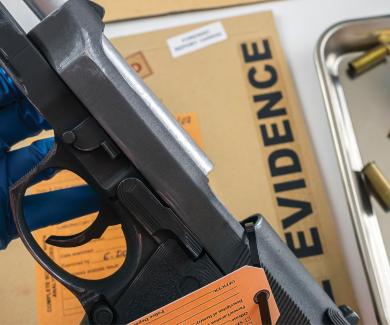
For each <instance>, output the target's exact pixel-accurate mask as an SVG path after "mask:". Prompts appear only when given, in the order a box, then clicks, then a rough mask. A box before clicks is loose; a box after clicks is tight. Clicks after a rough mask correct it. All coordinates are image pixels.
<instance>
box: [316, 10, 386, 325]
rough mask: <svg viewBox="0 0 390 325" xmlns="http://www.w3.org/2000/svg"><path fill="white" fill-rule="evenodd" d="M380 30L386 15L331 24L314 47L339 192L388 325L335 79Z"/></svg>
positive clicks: (378, 257)
mask: <svg viewBox="0 0 390 325" xmlns="http://www.w3.org/2000/svg"><path fill="white" fill-rule="evenodd" d="M384 25H386V27H387V28H390V15H385V16H377V17H370V18H360V19H353V20H346V21H343V22H339V23H337V24H334V25H332V26H331V27H329V28H328V29H327V30H326V31H325V32H324V33H323V34H322V36H321V37H320V39H319V41H318V43H317V47H316V53H315V64H316V68H317V74H318V75H319V79H320V84H321V90H322V93H323V97H324V101H325V107H326V111H327V116H328V121H329V126H330V129H331V134H332V138H333V143H334V146H335V149H336V156H337V159H338V164H339V169H340V172H341V176H342V181H343V187H344V192H345V195H346V199H347V203H348V208H349V211H350V214H351V218H352V224H353V228H354V233H355V236H356V240H357V243H358V247H359V251H360V257H361V259H362V262H363V266H364V269H365V273H366V277H367V280H368V284H369V287H370V291H371V295H372V299H373V302H374V306H375V311H376V316H377V318H378V321H379V322H380V323H381V324H390V261H389V258H388V255H387V253H386V249H385V245H384V242H383V239H382V233H381V231H380V227H379V223H378V219H377V217H376V215H375V214H374V212H373V210H372V207H371V204H370V203H369V200H368V196H367V194H363V193H365V184H364V181H363V179H362V175H361V173H360V170H361V168H359V167H362V165H363V162H362V158H361V156H360V152H359V150H358V144H357V140H356V137H355V135H354V131H353V128H352V124H351V121H350V120H349V121H348V119H349V114H348V106H347V103H346V100H345V97H343V89H342V86H341V84H340V80H339V78H338V68H339V64H340V61H341V57H342V56H343V55H345V54H348V53H352V52H359V51H364V50H366V49H368V48H369V47H371V46H372V45H374V44H375V42H376V40H375V39H374V38H373V37H372V36H370V33H368V31H367V29H371V30H375V29H378V28H380V26H384ZM364 30H365V31H366V32H365V33H364ZM341 42H342V43H341ZM341 44H342V46H341ZM347 144H348V145H349V146H350V145H351V144H352V146H353V148H352V150H354V151H355V152H354V153H353V154H354V159H355V161H354V162H351V160H350V156H349V154H350V150H348V148H347V147H346V146H347ZM353 164H356V165H355V166H353Z"/></svg>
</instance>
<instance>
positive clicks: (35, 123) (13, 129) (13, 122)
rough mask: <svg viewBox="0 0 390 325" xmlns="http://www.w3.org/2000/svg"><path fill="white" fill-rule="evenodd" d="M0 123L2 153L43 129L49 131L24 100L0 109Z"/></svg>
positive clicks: (42, 119)
mask: <svg viewBox="0 0 390 325" xmlns="http://www.w3.org/2000/svg"><path fill="white" fill-rule="evenodd" d="M0 121H1V123H0V139H1V142H2V144H1V145H0V149H3V151H4V150H7V149H8V148H10V147H11V146H12V145H14V144H15V143H18V142H19V141H21V140H23V139H26V138H28V137H31V136H34V135H36V134H38V133H39V132H40V131H42V130H43V129H45V130H48V129H50V126H49V124H48V123H47V122H46V121H45V120H44V118H43V117H42V115H40V114H39V113H38V111H37V110H36V109H35V108H34V107H33V106H32V105H31V104H30V103H29V102H28V100H27V99H25V98H24V99H20V100H19V101H18V102H15V103H12V104H10V105H7V106H6V107H4V108H2V109H0Z"/></svg>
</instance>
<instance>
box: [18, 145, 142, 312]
mask: <svg viewBox="0 0 390 325" xmlns="http://www.w3.org/2000/svg"><path fill="white" fill-rule="evenodd" d="M65 150H66V149H65V148H63V147H62V144H58V143H56V144H55V145H54V146H53V148H52V149H51V150H50V151H49V153H48V155H47V156H46V157H45V158H44V159H43V160H42V161H41V163H40V164H39V165H37V166H36V167H35V168H34V169H32V170H31V171H30V172H29V173H28V174H26V175H25V176H24V177H22V178H21V179H20V180H19V181H18V182H16V183H15V184H14V185H13V186H12V187H11V188H10V204H11V209H12V214H13V218H14V222H15V225H16V229H17V231H18V233H19V236H20V238H21V240H22V242H23V243H24V245H25V246H26V248H27V250H28V251H29V252H30V254H31V255H32V256H33V257H34V259H35V260H36V261H37V262H38V263H39V264H40V265H41V266H42V267H43V268H44V269H45V270H46V271H47V272H48V273H49V274H50V275H51V276H53V277H54V278H55V279H56V280H58V281H59V282H60V283H61V284H63V285H64V286H65V287H66V288H67V289H69V290H70V291H71V292H72V293H73V294H74V295H75V296H76V297H77V298H78V299H79V301H80V302H81V303H82V305H83V307H84V309H85V311H86V313H87V314H88V315H89V314H90V312H91V308H92V307H93V305H95V304H96V303H97V302H99V301H100V300H101V299H103V297H104V300H105V301H107V302H108V303H111V304H112V305H114V302H113V301H112V300H114V299H115V297H116V295H118V294H119V293H120V292H121V291H122V290H123V289H124V288H125V287H126V286H127V285H128V283H129V282H130V281H131V280H132V279H133V277H134V275H135V272H136V270H137V266H138V265H139V263H140V259H141V247H142V243H141V236H140V235H138V232H137V230H136V228H135V226H134V224H133V223H132V222H131V218H129V217H128V216H125V217H121V215H120V214H119V213H116V212H115V211H113V212H114V213H115V215H117V216H118V220H119V222H118V223H121V225H122V230H123V233H124V237H125V238H126V246H127V254H126V258H125V261H124V263H123V265H122V267H121V268H120V269H119V270H118V271H117V272H116V273H114V274H113V275H111V276H109V277H107V278H105V279H101V280H86V279H81V278H78V277H76V276H74V275H72V274H70V273H69V272H67V271H65V270H63V269H62V268H61V267H60V266H58V265H57V264H56V263H55V262H54V261H53V260H52V259H51V258H50V257H49V256H48V255H47V254H46V252H45V251H44V250H43V249H42V248H41V247H40V246H39V244H38V243H37V241H36V240H35V239H34V237H33V236H32V234H31V231H30V229H29V227H28V225H27V222H26V219H25V216H24V212H23V198H24V196H25V192H26V190H27V188H28V186H29V185H30V184H31V183H32V181H33V180H34V178H35V177H36V176H37V175H38V174H39V173H40V172H41V171H43V170H45V169H47V168H59V169H67V170H70V171H73V172H75V173H76V174H78V175H79V176H81V177H82V176H83V175H82V174H83V173H82V172H81V171H79V172H76V171H75V169H74V168H71V167H75V166H77V163H76V162H75V161H72V160H71V159H70V157H69V155H68V154H67V153H66V151H65Z"/></svg>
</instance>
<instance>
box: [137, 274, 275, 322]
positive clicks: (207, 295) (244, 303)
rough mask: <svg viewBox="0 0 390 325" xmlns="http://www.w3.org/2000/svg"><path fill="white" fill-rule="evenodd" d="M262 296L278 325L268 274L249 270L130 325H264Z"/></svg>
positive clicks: (205, 288) (196, 292)
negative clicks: (257, 300)
mask: <svg viewBox="0 0 390 325" xmlns="http://www.w3.org/2000/svg"><path fill="white" fill-rule="evenodd" d="M260 292H262V293H265V294H266V295H267V297H268V300H267V306H265V307H266V308H268V310H267V311H268V316H269V317H270V319H271V324H276V321H277V320H278V318H279V315H280V314H279V310H278V307H277V305H276V302H275V299H274V296H273V295H272V292H271V289H270V286H269V283H268V280H267V277H266V275H265V272H264V270H263V269H259V268H255V267H251V266H245V267H243V268H241V269H239V270H237V271H235V272H233V273H230V274H228V275H227V276H225V277H223V278H221V279H219V280H217V281H215V282H213V283H211V284H209V285H207V286H205V287H203V288H201V289H199V290H197V291H195V292H193V293H191V294H189V295H187V296H185V297H183V298H181V299H179V300H176V301H174V302H172V303H170V304H169V305H166V306H165V307H162V308H160V309H158V310H156V311H154V312H152V313H150V314H149V315H146V316H144V317H142V318H140V319H138V320H136V321H134V322H132V323H130V324H129V325H149V324H153V325H173V324H174V325H222V324H233V325H262V320H261V318H262V316H263V317H264V315H262V316H261V314H260V307H259V305H258V304H257V303H256V302H255V300H256V296H257V294H258V293H260Z"/></svg>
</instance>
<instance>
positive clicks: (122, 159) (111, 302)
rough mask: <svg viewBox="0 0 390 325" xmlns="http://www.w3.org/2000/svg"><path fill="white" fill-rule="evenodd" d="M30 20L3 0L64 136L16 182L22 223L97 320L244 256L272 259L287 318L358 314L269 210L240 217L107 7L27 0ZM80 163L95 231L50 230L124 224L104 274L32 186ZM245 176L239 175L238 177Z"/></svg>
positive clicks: (121, 320)
mask: <svg viewBox="0 0 390 325" xmlns="http://www.w3.org/2000/svg"><path fill="white" fill-rule="evenodd" d="M25 3H26V4H27V5H28V6H29V8H30V9H31V10H32V11H33V12H34V13H35V14H36V16H37V17H38V18H39V22H38V23H37V24H36V26H35V27H33V28H32V29H31V30H29V31H28V32H26V31H25V30H23V29H22V28H21V27H20V25H19V24H18V22H17V21H16V20H15V19H14V18H13V17H12V15H11V14H10V13H9V12H8V11H7V9H6V8H5V7H4V6H3V5H1V4H0V64H1V66H2V67H3V68H4V69H5V70H6V71H7V72H8V73H9V74H10V76H11V77H12V78H13V80H14V82H15V83H16V84H17V86H18V87H19V89H20V90H21V91H22V92H23V93H24V94H25V95H26V96H27V97H28V98H29V100H30V101H31V102H32V103H33V104H34V106H35V107H36V108H37V109H38V110H39V111H40V112H41V114H42V115H43V116H44V117H45V119H46V120H47V121H48V122H49V123H50V124H51V126H52V127H53V130H54V132H55V138H56V144H55V146H54V147H53V149H52V150H51V152H50V153H49V154H48V156H47V157H46V158H45V159H44V160H43V161H42V162H41V164H40V165H38V166H36V168H34V169H33V170H31V172H29V173H28V174H27V175H26V176H25V177H23V178H22V179H20V180H19V181H18V182H17V183H16V184H15V185H14V186H13V187H12V188H11V189H10V194H11V196H10V197H11V207H12V211H13V215H14V220H15V223H16V226H17V230H18V233H19V235H20V238H21V239H22V241H23V243H24V244H25V246H26V247H27V249H28V250H29V252H30V253H31V254H32V256H33V257H34V258H35V259H36V260H37V262H38V263H39V264H40V265H41V266H42V267H43V268H44V269H45V270H46V271H47V272H48V273H49V274H50V275H52V276H53V277H54V278H55V279H57V280H58V281H59V282H60V283H62V284H63V285H64V286H65V287H66V288H68V289H69V290H70V291H71V292H72V293H73V294H74V295H75V296H76V297H77V298H78V300H79V301H80V302H81V304H82V306H83V307H84V309H85V317H84V320H83V322H85V323H87V324H107V325H108V324H126V323H128V322H130V321H132V320H135V319H138V318H139V317H141V316H143V315H145V314H148V313H149V312H151V311H153V310H155V309H157V308H159V307H161V306H164V305H166V304H168V303H170V302H172V301H174V300H176V299H178V298H181V297H183V296H184V295H186V294H188V293H190V292H192V291H194V290H196V289H198V288H200V287H203V286H205V285H206V284H209V283H211V282H212V281H214V280H216V279H219V278H221V277H223V276H224V275H226V274H229V273H231V272H232V271H234V270H237V269H239V268H241V267H242V266H245V265H253V266H257V267H261V268H263V269H264V270H265V272H266V274H267V277H268V280H269V282H270V285H271V288H272V291H273V294H274V296H275V299H276V302H277V305H278V307H279V310H280V313H281V316H280V319H279V321H278V324H334V325H343V324H345V325H348V324H356V323H357V321H358V316H357V315H356V314H355V313H354V312H353V311H352V310H350V309H349V308H348V307H345V306H344V307H340V308H339V307H337V306H336V305H335V304H334V302H333V301H332V300H331V299H330V298H329V297H328V296H327V295H326V293H325V292H324V291H323V290H322V288H321V287H320V286H319V285H318V284H317V283H316V282H315V281H314V279H313V278H312V277H311V276H310V275H309V274H308V273H307V271H306V270H305V269H304V268H303V267H302V266H301V264H300V263H299V261H298V260H297V259H296V257H295V256H294V255H293V254H292V253H291V252H290V251H289V249H288V248H287V247H286V246H285V244H284V243H283V242H282V241H281V240H280V238H279V237H278V236H277V234H276V233H275V232H274V231H273V229H272V228H271V227H270V225H269V224H268V223H267V222H266V220H265V219H264V218H262V217H261V216H253V217H250V218H248V219H247V220H245V221H244V222H242V223H241V224H240V223H239V222H237V221H236V219H235V218H234V217H233V216H232V215H231V214H230V213H229V212H228V211H227V210H226V208H225V207H224V206H223V205H222V204H221V203H220V202H219V201H218V199H217V198H216V197H215V195H214V194H213V193H212V191H211V190H210V187H209V184H208V177H207V175H208V173H209V172H210V170H211V169H212V164H211V163H210V161H209V160H208V159H207V157H206V156H205V155H204V153H203V152H202V151H201V150H200V149H199V148H198V147H197V146H196V145H195V144H194V143H193V142H192V140H191V139H190V138H189V136H188V135H187V134H186V133H185V132H184V131H183V130H182V129H181V127H180V126H179V125H178V124H177V122H176V121H175V120H174V119H173V117H172V116H171V115H170V114H169V113H168V112H167V110H166V109H165V108H164V107H163V106H162V104H161V103H159V101H158V100H157V99H156V97H155V96H154V95H153V94H152V93H151V92H150V90H149V89H148V88H147V87H146V86H145V84H144V83H143V82H142V80H140V78H139V77H138V76H137V75H136V73H135V72H134V71H132V70H131V68H130V67H129V66H128V64H127V63H126V61H125V60H124V59H123V58H122V57H121V55H120V54H118V52H117V51H116V50H115V49H114V48H113V46H112V45H111V43H110V42H109V41H108V40H107V39H106V38H105V36H104V34H103V31H104V24H103V22H102V17H103V15H104V10H103V9H102V8H101V7H99V6H98V5H96V4H94V3H93V2H89V1H86V0H25ZM47 168H53V169H59V170H61V169H64V170H71V171H73V172H75V173H76V174H78V175H79V176H80V177H81V178H83V179H84V180H85V181H86V182H87V183H88V184H89V185H90V186H91V187H92V188H93V189H94V190H95V191H96V192H97V193H98V195H99V198H100V201H101V210H100V212H99V215H98V217H97V218H96V220H95V222H94V223H93V224H92V225H91V226H90V227H89V228H88V229H86V230H85V231H83V232H81V233H79V234H74V235H73V236H68V237H55V236H52V237H50V238H48V240H47V243H48V244H50V245H55V246H59V247H75V246H80V245H83V244H85V243H88V242H89V241H91V240H93V239H96V238H99V237H101V236H102V234H103V233H104V232H105V230H106V229H107V228H108V227H110V226H112V225H121V227H122V231H123V233H124V237H125V239H126V245H127V255H126V258H125V261H124V264H123V266H122V267H121V268H120V270H118V272H116V273H115V274H113V275H111V276H110V277H108V278H106V279H102V280H94V281H92V280H85V279H81V278H78V277H76V276H75V275H72V274H70V273H68V272H66V271H65V270H63V269H62V268H61V267H60V266H59V265H57V264H56V263H55V262H54V261H53V260H51V259H50V257H49V256H48V255H47V254H46V253H45V252H44V251H43V250H42V248H41V247H40V246H39V245H38V244H37V242H36V241H35V239H34V238H33V236H32V234H31V231H30V229H29V227H28V225H27V223H26V220H25V218H24V215H23V198H24V195H25V192H26V189H27V188H28V187H29V186H30V184H32V183H33V182H34V179H35V178H36V177H37V175H38V174H39V173H40V172H41V171H42V170H44V169H47ZM232 185H234V184H232Z"/></svg>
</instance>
